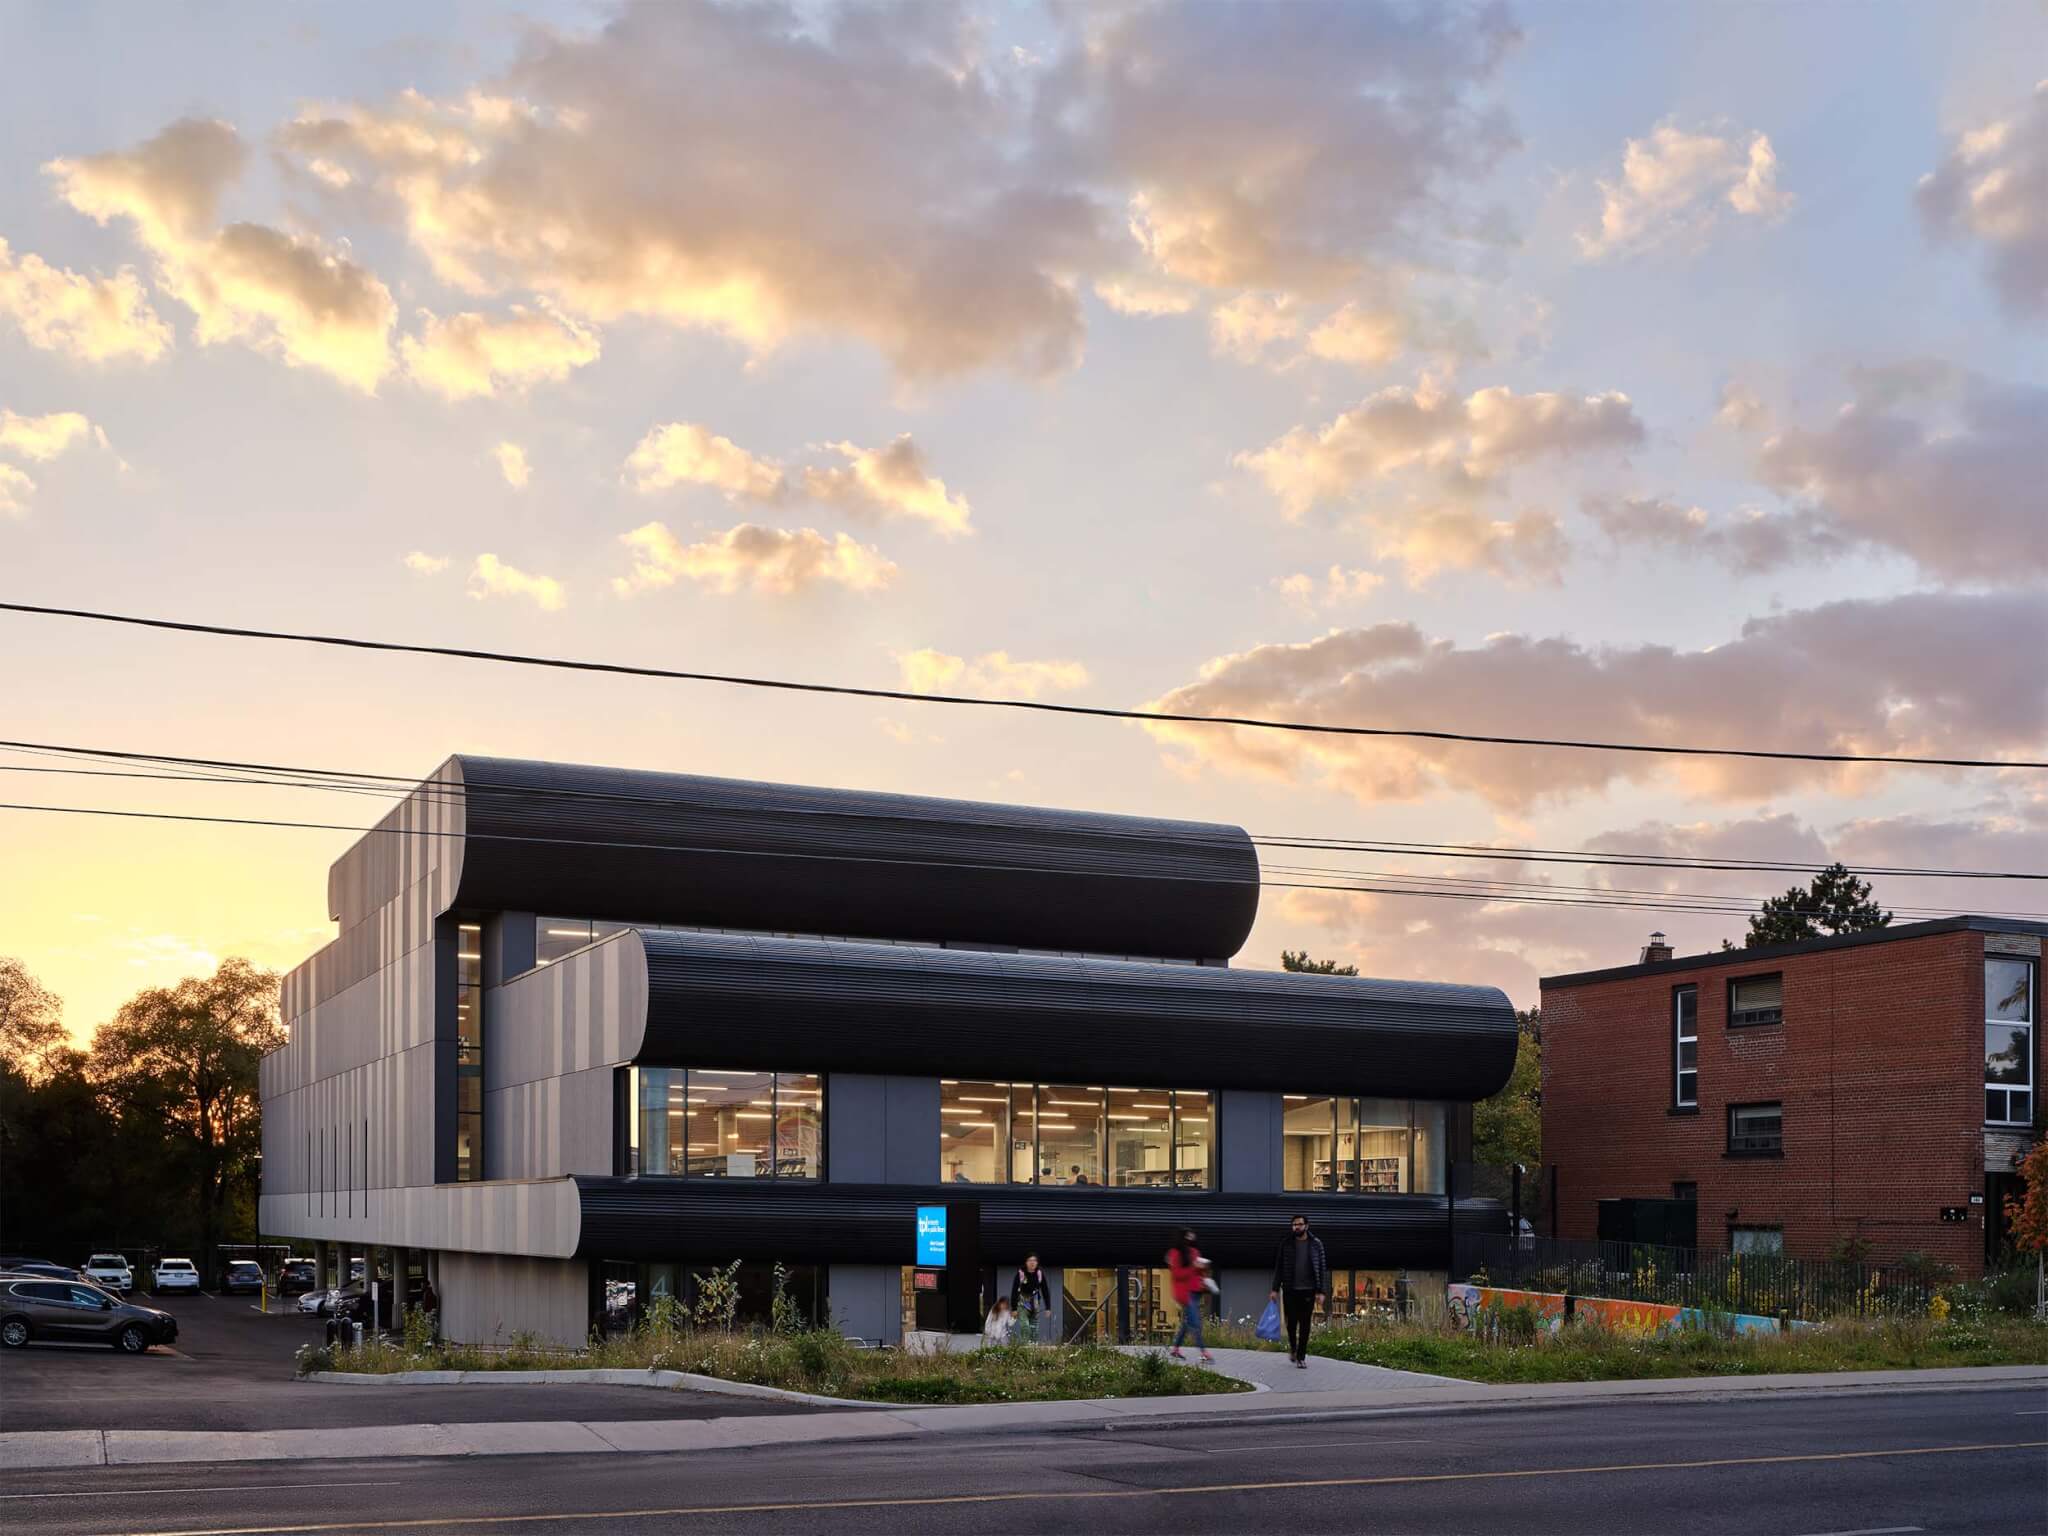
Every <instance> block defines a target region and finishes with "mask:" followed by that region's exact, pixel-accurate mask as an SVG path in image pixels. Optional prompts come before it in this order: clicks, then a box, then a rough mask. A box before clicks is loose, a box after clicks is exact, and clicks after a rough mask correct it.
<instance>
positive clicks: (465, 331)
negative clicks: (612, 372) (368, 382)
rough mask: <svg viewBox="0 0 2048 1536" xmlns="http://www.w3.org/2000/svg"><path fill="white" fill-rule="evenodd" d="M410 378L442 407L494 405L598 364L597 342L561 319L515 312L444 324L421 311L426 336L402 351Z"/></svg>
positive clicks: (531, 311) (515, 308)
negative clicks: (444, 403) (477, 401)
mask: <svg viewBox="0 0 2048 1536" xmlns="http://www.w3.org/2000/svg"><path fill="white" fill-rule="evenodd" d="M399 351H400V353H401V355H402V356H403V357H404V358H405V371H406V372H407V373H408V374H409V375H410V376H411V377H412V380H413V382H414V383H415V384H418V385H419V386H420V387H421V388H423V389H426V390H429V391H431V392H432V393H434V394H437V395H439V396H440V397H441V398H442V399H444V400H467V399H472V398H476V397H482V398H484V399H490V398H492V397H494V396H496V395H499V394H512V393H517V392H518V391H520V390H523V389H526V388H527V387H528V386H530V385H533V384H537V383H541V382H543V381H546V382H550V383H552V382H555V381H557V380H561V379H565V378H567V377H568V376H569V375H570V374H571V373H573V372H574V371H575V370H576V369H578V368H581V367H584V366H585V365H586V364H589V363H594V362H596V361H597V355H598V339H597V334H596V333H595V332H594V331H592V330H590V329H589V328H588V327H587V326H582V325H578V324H577V323H576V322H575V321H574V320H570V319H568V318H566V317H564V316H562V315H558V314H554V313H552V312H550V311H548V310H545V309H527V308H525V307H523V306H521V305H518V304H515V305H513V306H512V309H511V311H510V313H509V314H507V315H505V316H503V317H499V318H494V317H492V316H490V315H480V314H476V313H473V312H470V313H464V314H459V315H450V316H449V317H448V318H447V319H446V320H442V319H439V318H438V317H436V316H435V315H434V314H433V312H432V311H430V310H421V311H420V333H419V335H417V336H408V337H406V338H405V339H404V340H403V341H402V342H400V343H399Z"/></svg>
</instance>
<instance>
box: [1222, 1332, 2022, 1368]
mask: <svg viewBox="0 0 2048 1536" xmlns="http://www.w3.org/2000/svg"><path fill="white" fill-rule="evenodd" d="M1212 1342H1217V1341H1214V1340H1212ZM1229 1342H1231V1343H1234V1344H1235V1343H1241V1342H1248V1341H1243V1340H1239V1339H1237V1338H1235V1337H1233V1338H1232V1339H1231V1340H1230V1341H1229ZM1261 1347H1266V1348H1277V1347H1278V1346H1277V1345H1269V1346H1261ZM1309 1353H1310V1354H1313V1355H1325V1356H1328V1357H1329V1358H1330V1359H1333V1360H1352V1361H1356V1362H1358V1363H1359V1364H1361V1365H1383V1366H1387V1367H1390V1368H1392V1369H1394V1370H1400V1371H1423V1372H1427V1373H1428V1374H1430V1375H1432V1376H1454V1377H1457V1378H1459V1379H1461V1380H1464V1381H1486V1382H1531V1381H1625V1380H1631V1379H1638V1378H1644V1377H1671V1376H1764V1375H1772V1374H1776V1373H1779V1372H1794V1371H1882V1370H1916V1369H1925V1368H1928V1367H1934V1366H1962V1365H2048V1325H2044V1324H2041V1323H2035V1322H2028V1321H2022V1320H2018V1319H2013V1318H1994V1319H1986V1320H1975V1321H1968V1322H1965V1321H1961V1320H1957V1319H1950V1320H1948V1321H1945V1322H1933V1321H1929V1320H1925V1319H1917V1318H1916V1319H1892V1320H1888V1321H1873V1322H1859V1321H1854V1320H1846V1319H1845V1320H1843V1321H1839V1322H1832V1323H1826V1324H1823V1325H1821V1326H1819V1327H1816V1328H1805V1329H1799V1330H1796V1331H1795V1332H1792V1333H1789V1334H1739V1335H1733V1336H1730V1335H1726V1334H1722V1333H1717V1332H1711V1331H1704V1330H1688V1331H1684V1332H1674V1333H1660V1334H1650V1335H1641V1334H1630V1333H1624V1332H1620V1331H1616V1330H1610V1329H1606V1328H1601V1327H1599V1326H1597V1325H1591V1324H1586V1323H1579V1324H1575V1325H1573V1326H1572V1327H1570V1328H1567V1329H1565V1330H1564V1331H1563V1332H1561V1333H1559V1334H1557V1335H1554V1336H1553V1335H1550V1334H1547V1333H1536V1334H1534V1336H1533V1337H1530V1336H1525V1337H1520V1338H1509V1337H1503V1336H1500V1335H1498V1334H1496V1335H1495V1336H1493V1337H1485V1336H1482V1335H1479V1334H1474V1333H1470V1332H1466V1331H1463V1330H1455V1329H1452V1328H1449V1327H1447V1326H1432V1325H1428V1324H1418V1323H1366V1324H1352V1325H1343V1326H1337V1327H1331V1328H1324V1329H1320V1330H1318V1331H1317V1332H1316V1333H1315V1334H1314V1335H1312V1336H1311V1340H1310V1343H1309Z"/></svg>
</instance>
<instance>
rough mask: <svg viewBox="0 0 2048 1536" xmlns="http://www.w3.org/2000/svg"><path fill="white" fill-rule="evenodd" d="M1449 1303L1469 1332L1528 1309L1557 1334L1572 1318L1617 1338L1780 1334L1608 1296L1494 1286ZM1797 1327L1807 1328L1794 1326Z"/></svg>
mask: <svg viewBox="0 0 2048 1536" xmlns="http://www.w3.org/2000/svg"><path fill="white" fill-rule="evenodd" d="M1445 1302H1446V1305H1447V1306H1448V1308H1449V1311H1450V1315H1451V1321H1452V1323H1453V1324H1455V1325H1456V1326H1457V1327H1460V1328H1470V1327H1472V1326H1474V1324H1475V1323H1476V1322H1477V1321H1478V1319H1479V1317H1480V1315H1481V1314H1482V1313H1484V1312H1485V1311H1487V1310H1488V1309H1489V1308H1494V1307H1498V1308H1501V1309H1507V1308H1510V1307H1517V1308H1527V1309H1528V1310H1530V1311H1533V1312H1534V1313H1535V1314H1536V1321H1537V1325H1538V1326H1539V1327H1541V1328H1543V1329H1545V1330H1546V1331H1547V1332H1550V1333H1555V1332H1557V1330H1558V1329H1559V1328H1561V1327H1563V1326H1564V1320H1565V1318H1566V1317H1567V1316H1571V1317H1578V1318H1585V1319H1588V1320H1589V1321H1592V1322H1596V1323H1598V1324H1599V1325H1600V1326H1601V1327H1603V1328H1610V1329H1612V1330H1614V1331H1615V1332H1617V1333H1633V1334H1644V1335H1647V1334H1652V1333H1664V1332H1668V1331H1670V1330H1673V1329H1678V1328H1706V1327H1709V1326H1712V1327H1718V1328H1723V1329H1732V1330H1733V1331H1734V1332H1736V1333H1776V1332H1777V1331H1778V1320H1777V1319H1776V1318H1775V1317H1758V1316H1756V1315H1755V1314H1753V1313H1748V1312H1734V1313H1729V1312H1716V1313H1713V1314H1711V1315H1709V1314H1708V1313H1705V1312H1702V1311H1701V1310H1700V1309H1699V1308H1697V1307H1675V1306H1667V1305H1665V1304H1663V1303H1661V1302H1654V1301H1620V1300H1616V1299H1615V1298H1613V1297H1608V1296H1574V1297H1572V1298H1570V1306H1569V1308H1567V1306H1566V1298H1565V1297H1563V1296H1556V1295H1552V1294H1550V1293H1548V1292H1545V1291H1507V1290H1500V1289H1497V1288H1495V1287H1493V1286H1490V1285H1452V1286H1448V1287H1446V1288H1445ZM1793 1326H1794V1327H1802V1326H1804V1325H1803V1324H1797V1323H1795V1324H1794V1325H1793Z"/></svg>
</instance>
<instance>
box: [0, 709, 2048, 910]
mask: <svg viewBox="0 0 2048 1536" xmlns="http://www.w3.org/2000/svg"><path fill="white" fill-rule="evenodd" d="M0 750H7V751H14V752H24V753H35V754H37V755H51V756H66V757H94V758H103V759H107V760H110V761H119V762H139V763H145V764H159V765H164V764H168V765H174V766H177V767H179V768H184V767H191V768H219V769H224V770H234V771H235V772H233V773H222V774H218V775H207V774H196V773H185V772H182V771H181V772H172V773H163V774H156V773H144V772H136V773H133V774H131V775H125V776H130V777H134V778H141V779H148V778H158V777H161V778H164V779H168V780H171V781H173V782H196V783H210V782H217V783H231V784H248V785H269V786H273V787H279V788H295V789H310V790H323V791H333V792H337V793H356V794H369V795H374V796H376V797H378V798H385V799H396V798H404V797H406V796H407V795H410V796H412V797H414V798H417V799H419V800H420V801H422V802H425V803H430V804H444V805H463V804H466V803H467V798H468V796H469V795H470V794H472V793H474V794H475V795H476V796H477V798H478V799H479V801H480V802H484V803H488V804H492V805H502V804H506V803H518V802H520V801H527V802H544V801H546V800H567V801H597V802H608V803H616V804H623V805H638V806H653V807H666V808H685V809H691V810H695V811H698V812H700V813H704V814H715V813H717V812H718V811H719V810H720V809H729V810H730V813H731V814H734V815H758V814H762V813H768V812H772V813H774V814H780V815H792V816H817V817H840V818H850V819H856V820H861V821H893V822H896V823H898V824H903V825H916V824H918V823H919V822H921V821H923V820H924V818H918V817H891V816H888V815H886V814H884V813H881V812H871V811H838V810H832V809H829V808H822V807H816V806H773V805H758V806H748V807H745V808H719V807H707V806H704V805H703V804H702V803H701V802H699V801H695V800H690V799H678V798H675V797H669V796H651V795H634V794H624V793H619V792H616V791H606V790H589V789H579V788H571V787H567V786H554V785H533V786H505V785H476V786H470V785H467V784H463V783H454V782H432V781H427V780H422V779H419V778H417V777H406V776H403V775H398V774H380V773H369V772H357V771H348V770H338V769H318V768H301V767H291V766H286V765H281V764H274V763H253V762H237V761H233V760H229V759H220V758H193V757H173V756H168V755H165V754H160V753H144V752H134V751H122V750H116V749H112V748H91V747H77V746H66V745H60V744H55V743H31V742H16V741H0ZM0 766H7V765H0ZM15 766H16V769H17V771H31V770H29V769H27V768H26V767H25V766H23V765H15ZM48 771H51V772H67V771H68V772H73V773H77V774H82V775H86V776H92V775H93V774H95V773H96V772H99V771H98V770H89V769H75V770H59V769H53V770H48ZM245 774H249V775H265V776H262V777H245V776H241V775H245ZM112 776H124V775H119V774H114V775H112ZM954 824H956V825H957V824H962V823H954ZM964 824H967V825H975V826H989V827H995V828H1007V829H1009V830H1022V831H1042V830H1043V826H1042V824H1040V823H1025V822H1002V821H992V820H986V819H982V820H971V821H968V822H966V823H964ZM1199 829H1200V824H1199V823H1192V824H1182V825H1181V826H1180V827H1179V828H1178V829H1177V830H1176V831H1175V832H1173V833H1172V834H1171V835H1170V836H1169V835H1165V834H1158V833H1152V832H1148V831H1146V830H1144V829H1143V828H1137V829H1134V830H1130V831H1107V832H1105V835H1107V836H1113V837H1116V838H1118V839H1120V840H1123V841H1128V842H1146V841H1162V842H1168V843H1172V844H1198V845H1200V844H1206V845H1208V846H1215V847H1237V846H1239V844H1238V843H1237V840H1236V839H1235V838H1229V839H1223V838H1204V837H1202V836H1200V835H1199ZM363 830H371V829H363ZM1251 841H1252V842H1253V843H1254V844H1256V845H1258V846H1260V847H1268V848H1272V849H1275V850H1276V851H1279V850H1288V851H1325V852H1338V853H1374V854H1385V855H1388V856H1391V857H1399V858H1409V857H1414V858H1458V859H1467V858H1478V859H1480V860H1482V861H1483V862H1495V861H1499V862H1526V863H1545V864H1573V865H1589V866H1612V867H1619V868H1624V869H1696V870H1702V871H1708V872H1718V873H1799V874H1806V873H1812V872H1814V871H1817V870H1820V869H1824V868H1826V867H1827V866H1826V865H1823V864H1815V863H1809V862H1800V861H1787V860H1732V859H1714V858H1677V857H1670V856H1662V855H1656V854H1635V853H1613V854H1587V853H1580V852H1573V851H1571V850H1566V849H1524V848H1512V847H1506V846H1501V845H1496V844H1487V843H1425V842H1402V841H1398V840H1387V839H1357V838H1337V839H1322V840H1316V839H1311V838H1308V837H1306V836H1300V835H1293V834H1289V835H1258V834H1251ZM1859 872H1860V873H1863V874H1866V875H1884V876H1887V877H1892V878H1902V879H1958V880H2048V873H2043V872H2026V871H2008V870H1973V869H1944V868H1918V867H1913V866H1908V865H1872V866H1859Z"/></svg>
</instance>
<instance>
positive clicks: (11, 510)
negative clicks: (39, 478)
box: [0, 464, 36, 517]
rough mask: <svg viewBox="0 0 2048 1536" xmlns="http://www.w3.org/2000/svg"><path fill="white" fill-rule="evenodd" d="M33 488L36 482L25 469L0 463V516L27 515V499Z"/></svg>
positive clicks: (32, 493) (32, 492) (33, 491)
mask: <svg viewBox="0 0 2048 1536" xmlns="http://www.w3.org/2000/svg"><path fill="white" fill-rule="evenodd" d="M35 489H36V483H35V481H34V480H32V479H30V478H29V475H28V472H27V471H26V470H20V469H16V468H15V467H14V466H13V465H12V464H0V517H26V516H28V499H29V497H30V496H32V495H34V494H35Z"/></svg>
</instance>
